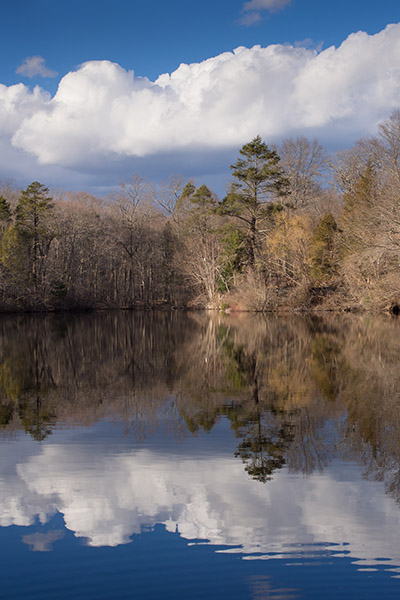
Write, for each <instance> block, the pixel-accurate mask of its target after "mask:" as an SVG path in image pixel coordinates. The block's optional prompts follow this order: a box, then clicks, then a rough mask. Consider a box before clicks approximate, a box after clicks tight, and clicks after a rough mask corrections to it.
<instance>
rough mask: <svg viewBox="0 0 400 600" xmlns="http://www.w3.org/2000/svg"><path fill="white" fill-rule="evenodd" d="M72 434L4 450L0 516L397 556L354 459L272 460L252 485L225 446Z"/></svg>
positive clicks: (102, 532) (274, 547) (83, 531)
mask: <svg viewBox="0 0 400 600" xmlns="http://www.w3.org/2000/svg"><path fill="white" fill-rule="evenodd" d="M64 438H65V434H64ZM76 442H77V440H76V432H75V443H74V444H73V445H72V444H65V443H63V442H62V440H61V439H58V436H57V434H56V436H55V437H54V439H53V440H52V442H51V443H46V444H43V445H41V446H40V447H38V446H37V445H36V446H34V445H32V446H29V445H25V447H24V448H25V451H26V453H25V455H24V456H23V455H22V454H21V453H20V454H19V456H17V457H15V460H14V465H13V467H12V468H11V467H10V464H11V462H12V458H11V456H12V455H11V456H10V457H8V458H7V461H8V465H9V466H8V467H7V469H5V468H2V471H1V478H0V515H1V516H0V524H1V525H2V526H7V525H11V524H14V525H31V524H32V523H34V521H35V519H36V518H37V515H39V518H40V520H41V522H42V523H45V522H46V521H48V520H49V519H50V517H51V516H52V515H54V514H55V513H56V512H60V513H62V514H63V516H64V520H65V524H66V527H67V528H68V529H69V530H71V531H73V532H74V534H75V535H76V536H77V537H81V538H86V540H87V543H88V545H90V546H117V545H119V544H125V543H128V542H129V541H130V538H131V536H132V535H134V534H139V533H140V532H141V530H142V529H143V528H145V527H152V526H154V525H155V524H157V523H163V524H164V525H165V527H166V529H167V530H168V531H171V532H175V531H176V529H177V530H178V531H179V533H180V534H181V535H182V536H183V537H184V538H186V539H188V540H198V539H203V540H209V543H210V544H212V545H227V546H231V547H232V549H231V551H234V552H235V551H240V552H243V553H244V554H245V555H247V557H248V558H269V557H271V556H274V557H275V558H276V557H278V556H283V555H285V554H287V553H289V554H291V555H293V553H296V552H300V551H301V552H302V553H304V551H306V552H308V553H310V554H311V555H312V554H313V553H314V554H315V553H316V552H317V551H320V550H321V547H320V546H318V548H317V550H316V547H315V544H322V549H323V548H327V549H333V550H334V551H335V552H337V553H340V552H342V553H346V554H347V555H348V556H351V557H353V558H356V559H357V560H359V561H361V563H360V565H363V566H365V565H373V564H375V563H376V560H375V559H376V557H384V558H386V559H387V562H388V563H390V564H393V562H394V563H395V565H400V549H398V544H397V536H398V534H397V532H398V528H399V525H400V515H399V511H398V506H397V505H396V503H395V501H394V500H393V499H392V498H390V497H388V496H387V495H385V493H384V489H383V485H382V484H377V483H372V482H369V481H366V480H364V479H363V478H362V476H361V471H360V469H359V468H358V467H356V466H354V465H351V464H343V463H339V462H337V463H333V464H332V465H331V466H330V467H329V468H328V469H327V470H326V471H325V472H324V473H323V474H319V475H314V476H312V477H301V476H294V475H291V474H290V473H289V472H288V471H286V470H282V471H280V472H279V473H277V474H276V476H275V478H274V480H273V481H270V482H268V484H266V485H262V484H260V483H259V482H257V481H254V480H252V479H249V477H248V475H247V474H246V473H245V471H244V470H243V465H242V464H241V462H240V461H238V460H237V459H234V458H233V457H232V456H231V455H230V454H226V455H225V454H221V453H219V454H218V455H214V456H204V455H202V456H201V457H198V456H196V455H195V454H194V452H193V454H191V451H190V443H189V447H188V449H187V452H186V453H185V455H182V454H176V453H174V452H171V451H169V452H165V451H161V450H157V451H155V450H151V449H149V448H145V449H132V448H129V447H125V446H122V447H121V442H120V441H118V442H117V440H116V439H115V444H113V442H112V441H111V440H110V438H109V437H107V445H104V444H103V443H101V442H96V444H95V445H94V444H93V439H92V440H91V441H90V440H89V439H87V441H86V440H85V438H83V437H82V436H80V437H79V443H76ZM30 447H31V448H35V452H36V454H33V455H30V453H29V448H30ZM9 448H12V446H9ZM38 448H39V452H38ZM4 464H6V463H4ZM53 533H54V532H53ZM35 535H36V534H34V536H33V537H32V536H24V542H25V543H28V544H29V545H31V546H32V547H33V549H36V550H42V551H43V550H47V549H49V547H50V545H51V543H52V542H53V541H55V540H56V539H60V538H59V537H56V538H54V537H53V538H51V539H47V538H46V539H45V538H42V537H41V538H40V539H39V538H37V536H36V537H35ZM50 537H51V536H50ZM333 544H336V545H335V546H332V545H333ZM300 546H301V548H300ZM235 547H239V548H236V549H235ZM228 551H229V550H228ZM271 553H272V554H271ZM392 561H393V562H392ZM385 563H386V561H385ZM379 564H382V561H379ZM395 565H394V566H395Z"/></svg>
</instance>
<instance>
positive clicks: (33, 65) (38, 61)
mask: <svg viewBox="0 0 400 600" xmlns="http://www.w3.org/2000/svg"><path fill="white" fill-rule="evenodd" d="M15 72H16V73H18V74H20V75H25V77H29V79H33V77H37V76H39V77H56V76H57V75H58V73H57V71H53V69H49V67H47V66H46V61H45V59H44V58H43V56H27V57H26V58H25V59H24V60H23V62H22V64H21V65H20V66H19V67H18V69H17V70H16V71H15Z"/></svg>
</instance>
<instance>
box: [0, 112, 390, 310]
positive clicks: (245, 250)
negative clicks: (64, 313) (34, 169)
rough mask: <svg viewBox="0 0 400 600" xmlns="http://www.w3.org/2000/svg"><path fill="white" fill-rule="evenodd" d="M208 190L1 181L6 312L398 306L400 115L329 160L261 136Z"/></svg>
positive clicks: (295, 143)
mask: <svg viewBox="0 0 400 600" xmlns="http://www.w3.org/2000/svg"><path fill="white" fill-rule="evenodd" d="M238 154H239V157H238V159H237V160H236V162H235V163H234V164H233V165H231V175H232V178H231V181H232V182H231V184H230V186H229V188H228V190H227V194H226V196H225V197H224V198H222V199H220V198H218V197H217V195H216V194H215V193H214V192H213V191H212V190H210V189H209V188H208V187H207V186H206V185H200V186H199V187H196V186H195V185H194V183H193V181H184V180H183V178H182V177H180V176H173V177H171V178H170V180H169V181H168V182H166V183H165V184H159V185H153V184H150V183H149V182H146V181H144V180H142V179H141V178H140V177H139V176H138V175H134V176H132V177H131V179H130V180H129V181H126V182H124V183H122V184H121V186H120V188H119V189H118V191H116V192H113V193H112V194H109V195H108V196H106V197H96V196H94V195H92V194H88V193H86V192H66V191H57V190H54V191H50V190H49V189H48V188H46V187H45V185H43V184H41V183H39V182H33V183H31V184H30V185H28V187H27V188H26V189H25V190H23V191H21V190H18V189H17V188H16V186H15V185H13V183H12V182H8V181H2V182H0V310H1V311H3V312H5V311H27V310H30V311H53V310H70V309H105V308H126V309H133V308H210V309H220V310H225V311H228V310H234V311H235V310H247V311H265V312H266V311H276V310H278V311H285V310H291V311H292V310H302V311H307V310H346V311H350V310H353V311H354V310H390V311H392V312H393V313H395V314H398V312H399V310H400V308H399V307H400V279H399V276H398V273H399V266H400V210H399V209H400V110H395V111H393V113H392V115H391V116H390V118H388V119H387V120H386V121H383V122H382V123H381V124H380V125H379V127H378V130H377V132H376V135H375V136H371V137H368V138H364V139H361V140H359V141H358V142H357V143H356V144H355V145H354V146H353V147H352V148H350V149H348V150H345V151H342V152H339V153H337V154H336V155H335V156H332V155H329V154H328V153H327V151H326V150H325V149H324V148H323V147H322V146H321V145H320V144H319V143H318V141H317V140H313V141H310V140H308V139H306V138H304V137H297V138H293V139H287V140H283V141H282V142H281V144H280V145H279V146H276V147H274V146H271V147H269V146H268V145H267V144H266V143H265V142H264V141H263V140H262V139H261V138H260V137H259V136H257V137H255V138H254V139H253V140H251V141H250V142H249V143H247V144H245V145H244V146H243V147H242V148H241V149H240V150H239V152H238Z"/></svg>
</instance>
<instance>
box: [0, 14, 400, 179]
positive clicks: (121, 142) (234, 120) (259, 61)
mask: <svg viewBox="0 0 400 600" xmlns="http://www.w3.org/2000/svg"><path fill="white" fill-rule="evenodd" d="M399 65H400V24H395V25H389V26H388V27H387V28H386V29H385V30H383V31H382V32H380V33H378V34H376V35H372V36H370V35H367V34H366V33H364V32H358V33H354V34H352V35H350V36H349V37H348V38H347V39H346V40H345V41H344V42H343V43H342V44H341V46H340V47H338V48H335V47H330V48H327V49H326V50H323V51H318V50H317V49H315V48H308V47H296V46H288V45H271V46H267V47H266V48H262V47H260V46H254V47H253V48H250V49H249V48H244V47H240V48H237V49H236V50H234V51H233V52H226V53H223V54H220V55H219V56H216V57H214V58H210V59H208V60H205V61H203V62H201V63H195V64H189V65H187V64H181V65H180V67H179V68H178V69H177V70H176V71H174V72H173V73H171V74H167V73H166V74H163V75H160V77H158V79H157V80H156V81H154V82H152V81H150V80H148V79H146V78H139V77H136V76H135V75H134V73H133V72H132V71H127V70H125V69H124V68H122V67H121V66H119V65H118V64H115V63H112V62H109V61H91V62H87V63H85V64H83V65H81V66H80V67H79V69H78V70H76V71H74V72H70V73H68V74H67V75H65V77H63V78H62V80H61V81H60V84H59V87H58V90H57V93H56V94H55V96H54V97H53V98H51V97H50V96H49V95H48V94H47V93H45V92H44V91H43V90H41V89H40V88H38V87H36V88H34V89H33V90H30V89H29V88H27V87H26V86H24V85H23V84H18V85H16V86H10V87H6V86H4V85H0V145H2V146H5V145H7V144H8V145H9V146H11V148H12V149H14V151H15V150H19V151H22V152H24V153H30V154H31V155H32V156H34V157H35V158H36V160H37V161H38V162H39V164H41V165H54V166H56V167H58V168H67V169H74V170H75V171H78V172H80V173H82V172H84V171H85V170H86V171H88V170H92V172H95V171H96V169H97V171H98V172H100V171H103V170H104V166H105V165H107V166H110V165H113V166H117V165H118V164H122V163H124V164H125V163H126V162H127V161H128V162H129V160H132V161H135V160H136V161H143V164H144V163H145V162H146V160H151V159H153V158H154V157H157V159H159V158H160V157H162V156H164V157H166V156H167V157H168V161H169V163H170V164H171V167H172V168H171V171H172V172H181V168H180V164H181V162H182V160H183V158H184V160H185V161H187V162H188V161H190V157H193V161H192V162H193V163H196V164H198V162H199V159H200V160H201V157H204V160H205V161H206V160H207V157H209V156H210V155H211V154H213V153H214V155H215V153H222V152H225V153H226V152H229V151H232V149H235V151H237V149H238V148H239V147H240V146H241V145H242V144H243V143H246V142H248V141H249V140H250V139H252V138H253V137H254V136H255V135H257V134H260V135H261V136H262V137H263V138H264V139H265V140H266V141H267V143H271V142H275V141H279V139H281V138H282V137H287V136H291V135H298V134H302V135H305V136H309V137H318V138H319V139H320V140H321V141H322V142H323V143H326V144H328V145H330V146H331V147H332V146H334V145H335V144H337V143H338V140H340V142H343V139H345V141H346V143H347V142H349V143H352V142H353V141H354V140H355V139H356V138H358V137H360V136H363V135H365V134H369V133H372V132H374V131H375V129H376V125H377V123H378V122H379V121H380V120H381V119H383V118H386V117H387V116H389V114H390V112H391V111H392V109H393V108H394V107H396V106H398V105H399V103H400V66H399ZM194 157H195V160H194ZM4 160H5V159H4ZM173 164H175V165H176V168H173ZM228 164H229V163H228Z"/></svg>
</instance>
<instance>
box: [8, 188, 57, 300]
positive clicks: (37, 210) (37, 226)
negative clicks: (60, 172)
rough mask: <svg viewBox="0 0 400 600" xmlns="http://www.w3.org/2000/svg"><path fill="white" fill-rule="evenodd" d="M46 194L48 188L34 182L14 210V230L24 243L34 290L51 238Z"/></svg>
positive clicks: (51, 206)
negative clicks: (41, 260) (41, 261)
mask: <svg viewBox="0 0 400 600" xmlns="http://www.w3.org/2000/svg"><path fill="white" fill-rule="evenodd" d="M48 192H49V190H48V188H46V187H45V186H44V185H42V184H41V183H39V182H37V181H34V182H33V183H31V184H30V185H28V187H27V188H26V190H24V191H23V192H22V194H21V196H20V197H19V200H18V204H17V207H16V210H15V228H16V231H17V233H18V234H19V236H20V238H21V239H22V240H23V241H24V242H25V246H26V249H27V253H28V257H29V263H30V272H31V276H32V282H33V286H34V289H35V290H36V287H37V284H38V280H39V276H40V273H39V270H40V269H39V263H40V259H41V258H42V257H43V256H44V255H45V254H46V251H47V250H48V246H49V244H50V241H51V237H52V236H51V233H50V228H49V223H48V216H49V213H50V212H51V210H52V208H53V202H52V198H51V197H49V195H48Z"/></svg>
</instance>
